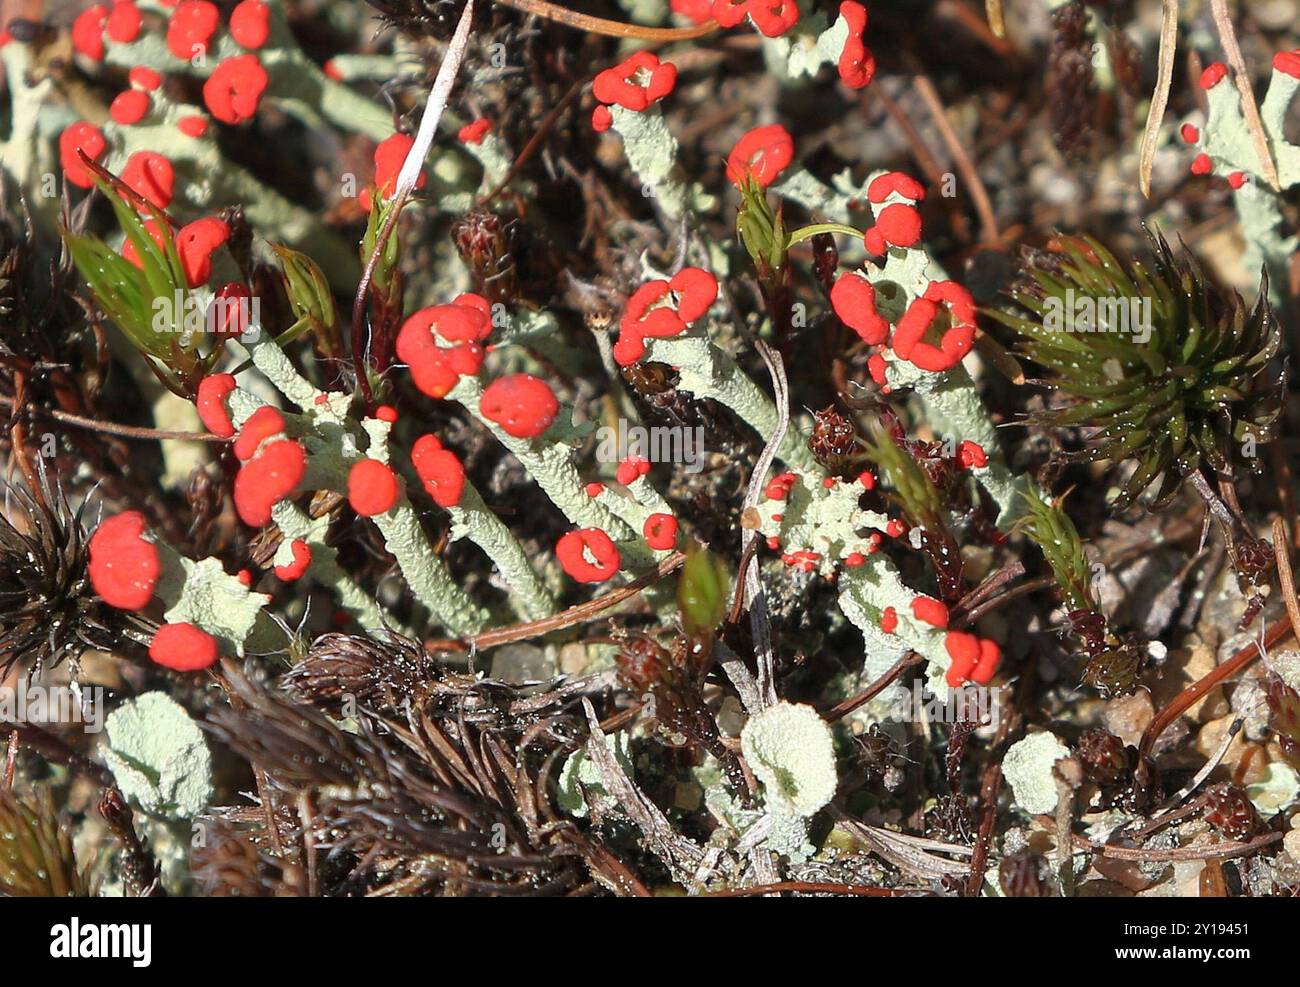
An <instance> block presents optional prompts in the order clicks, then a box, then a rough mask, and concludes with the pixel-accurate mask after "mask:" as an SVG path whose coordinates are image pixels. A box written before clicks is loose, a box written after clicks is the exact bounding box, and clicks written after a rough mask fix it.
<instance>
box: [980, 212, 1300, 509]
mask: <svg viewBox="0 0 1300 987" xmlns="http://www.w3.org/2000/svg"><path fill="white" fill-rule="evenodd" d="M1058 243H1059V246H1060V249H1059V252H1057V253H1055V254H1053V255H1048V256H1045V257H1041V258H1040V260H1039V262H1038V265H1037V266H1035V267H1032V268H1030V269H1029V270H1028V271H1027V272H1026V273H1027V276H1028V277H1027V284H1025V285H1024V286H1021V287H1018V288H1016V289H1014V290H1013V291H1012V293H1011V298H1012V300H1013V301H1014V302H1015V303H1016V304H1017V305H1018V306H1019V308H1020V309H1021V310H1022V311H1023V312H1024V313H1026V314H1023V315H1022V314H1008V313H1004V312H996V311H995V312H990V313H989V314H990V315H991V316H992V317H993V318H995V319H997V320H998V321H999V322H1001V323H1003V324H1004V325H1006V326H1007V327H1008V328H1010V329H1012V330H1013V331H1014V332H1015V333H1016V334H1017V335H1018V336H1019V337H1020V351H1021V352H1022V353H1023V355H1024V356H1025V357H1027V358H1028V359H1029V360H1032V361H1033V362H1034V363H1036V364H1038V365H1039V366H1041V367H1043V368H1045V369H1046V370H1047V372H1048V376H1047V378H1046V379H1045V380H1044V381H1043V383H1044V384H1045V385H1046V386H1047V387H1050V388H1052V389H1054V390H1059V391H1060V392H1061V393H1062V394H1065V395H1068V396H1069V397H1071V398H1073V399H1074V403H1073V404H1072V405H1071V406H1070V407H1068V408H1062V409H1058V410H1052V411H1047V412H1043V413H1041V414H1038V415H1035V416H1032V417H1031V418H1030V419H1029V421H1030V422H1031V423H1033V424H1036V425H1045V426H1048V427H1067V426H1070V427H1081V428H1084V429H1086V430H1087V432H1086V440H1085V442H1086V445H1085V448H1084V449H1083V450H1081V451H1078V452H1074V453H1066V454H1064V458H1066V459H1067V460H1073V461H1082V462H1096V461H1099V460H1109V461H1110V462H1111V463H1113V464H1116V465H1118V464H1119V463H1122V462H1124V461H1126V460H1131V461H1133V462H1134V463H1135V464H1136V469H1135V470H1134V472H1133V473H1132V474H1131V475H1130V476H1129V477H1128V478H1127V479H1126V480H1125V481H1124V482H1123V484H1122V486H1121V488H1120V491H1119V493H1118V495H1117V497H1116V498H1115V501H1114V507H1115V509H1117V510H1119V509H1123V508H1125V507H1127V506H1128V505H1129V504H1131V503H1132V502H1133V501H1134V500H1135V499H1136V498H1137V497H1138V496H1139V495H1140V494H1141V493H1142V492H1143V491H1145V490H1146V489H1147V488H1148V487H1149V486H1151V485H1152V484H1155V483H1156V482H1157V481H1159V487H1158V489H1157V492H1156V493H1155V495H1154V497H1153V499H1152V506H1153V507H1160V506H1163V505H1165V504H1168V503H1169V502H1170V501H1171V500H1172V499H1173V498H1174V496H1175V495H1176V494H1177V493H1178V491H1179V489H1180V487H1181V485H1182V482H1183V481H1184V479H1186V478H1187V477H1189V476H1190V475H1191V474H1193V473H1196V472H1200V471H1204V470H1209V471H1213V472H1214V473H1215V474H1217V475H1218V476H1220V477H1226V478H1231V477H1233V476H1234V474H1235V473H1236V472H1237V471H1239V470H1240V469H1242V468H1246V469H1250V468H1252V467H1253V465H1254V462H1255V456H1256V448H1257V447H1259V446H1262V445H1264V444H1265V443H1267V442H1268V441H1270V440H1271V439H1272V438H1273V436H1274V433H1275V427H1276V424H1277V420H1278V416H1279V414H1280V411H1281V401H1282V395H1283V390H1284V382H1285V372H1284V369H1283V367H1282V365H1281V363H1280V361H1278V360H1276V359H1275V357H1276V356H1277V353H1278V349H1279V347H1280V346H1281V332H1280V329H1279V327H1278V324H1277V320H1276V319H1275V318H1274V316H1273V313H1272V310H1271V309H1270V307H1269V304H1268V299H1267V297H1266V296H1267V292H1266V291H1264V290H1261V292H1260V296H1259V299H1258V300H1257V301H1256V303H1255V305H1254V306H1252V307H1250V308H1247V306H1246V303H1245V302H1244V301H1243V300H1242V299H1241V297H1240V296H1239V295H1238V294H1237V293H1236V292H1229V291H1221V290H1219V289H1217V288H1216V287H1214V286H1213V285H1212V284H1211V283H1210V282H1209V281H1208V280H1207V279H1206V277H1205V276H1204V274H1203V273H1202V272H1201V271H1200V269H1199V268H1198V267H1197V265H1196V263H1195V261H1194V260H1193V258H1192V257H1191V255H1190V254H1188V253H1187V252H1186V251H1182V252H1175V251H1174V250H1173V249H1171V248H1170V246H1169V244H1168V243H1166V242H1165V240H1164V238H1163V237H1161V236H1158V235H1157V236H1153V237H1152V238H1151V246H1152V250H1153V253H1154V257H1153V260H1152V262H1151V263H1150V264H1145V263H1142V262H1136V261H1135V262H1129V263H1121V262H1120V261H1119V260H1117V259H1116V258H1115V257H1114V256H1113V255H1112V254H1111V253H1110V252H1109V251H1107V250H1106V249H1105V247H1103V246H1102V245H1101V244H1100V243H1098V242H1097V241H1096V240H1094V239H1092V238H1088V237H1061V238H1059V240H1058Z"/></svg>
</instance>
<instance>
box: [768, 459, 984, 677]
mask: <svg viewBox="0 0 1300 987" xmlns="http://www.w3.org/2000/svg"><path fill="white" fill-rule="evenodd" d="M954 458H955V459H956V461H957V464H958V465H959V466H960V467H961V468H963V469H971V468H978V467H982V466H986V465H987V464H988V456H987V454H986V453H985V451H984V449H983V447H982V446H980V445H979V444H978V443H976V442H971V441H969V440H968V441H965V442H962V443H961V444H960V445H959V446H958V447H957V452H956V456H955V457H954ZM797 481H798V477H797V476H796V475H795V474H794V473H780V474H778V475H776V476H774V477H772V479H771V480H769V481H768V483H767V487H766V488H765V489H764V494H765V495H766V497H767V498H768V499H769V500H781V501H784V500H788V499H789V497H790V493H791V491H792V490H793V489H794V485H795V483H796V482H797ZM838 482H840V481H839V480H837V479H836V478H835V477H829V476H828V477H826V478H825V479H824V480H823V483H824V484H825V485H826V486H827V487H828V488H829V487H833V486H834V485H835V484H836V483H838ZM856 482H857V483H858V484H860V485H861V486H862V487H863V489H865V490H874V489H875V487H876V477H875V475H874V474H872V473H871V472H863V473H861V474H859V475H858V477H857V479H856ZM772 519H773V520H774V521H777V522H780V521H781V520H783V515H781V514H773V515H772ZM906 533H907V526H906V525H905V524H904V523H903V522H902V521H901V520H899V519H898V518H893V519H891V520H890V521H889V523H888V524H887V525H886V527H885V534H886V535H888V536H889V537H890V538H901V537H903V535H905V534H906ZM883 543H884V538H883V537H882V536H881V534H880V532H873V533H872V535H871V537H870V538H869V539H868V541H867V554H871V555H874V554H875V553H876V552H878V551H879V550H880V547H881V545H882V544H883ZM767 547H768V548H769V549H772V550H773V551H779V550H780V548H781V541H780V539H779V538H776V537H771V538H769V539H768V540H767ZM821 558H822V556H821V553H819V552H814V551H812V550H810V549H798V550H793V551H787V552H784V553H783V554H782V555H781V561H782V562H783V563H785V565H787V566H789V567H790V568H793V569H799V570H800V571H803V572H813V571H815V570H816V569H817V567H818V564H819V563H820V561H821ZM842 561H843V563H844V565H845V566H847V567H848V568H856V567H858V566H860V565H862V564H863V563H864V562H865V561H866V558H865V556H864V555H862V554H861V553H858V552H853V553H850V554H849V555H846V556H844V558H843V560H842ZM912 616H913V617H915V618H916V619H917V620H919V621H921V622H922V623H925V624H929V625H930V626H931V627H935V628H938V629H940V630H947V628H948V619H949V615H948V608H947V607H946V606H945V605H944V604H943V603H942V602H941V601H939V600H936V599H934V598H933V597H929V596H924V595H917V596H915V597H913V599H912ZM880 629H881V630H883V631H884V632H885V633H886V634H893V633H894V632H895V631H896V630H897V629H898V613H897V611H895V609H894V608H893V607H886V608H885V609H884V611H883V612H882V613H881V616H880ZM944 647H945V649H946V650H947V652H948V656H949V658H950V659H951V662H950V664H949V666H948V673H947V681H948V684H949V686H951V687H952V688H954V689H956V688H959V687H960V686H961V685H962V684H963V683H964V682H967V681H971V682H975V683H977V684H979V685H985V684H987V683H988V682H989V680H990V679H992V677H993V675H994V673H995V672H996V671H997V667H998V663H999V662H1000V661H1001V659H1002V652H1001V650H1000V649H999V647H998V645H997V644H996V643H995V642H993V641H989V640H985V639H982V638H978V637H976V636H975V635H974V634H970V633H967V632H965V631H956V630H953V631H948V633H947V634H946V635H945V637H944Z"/></svg>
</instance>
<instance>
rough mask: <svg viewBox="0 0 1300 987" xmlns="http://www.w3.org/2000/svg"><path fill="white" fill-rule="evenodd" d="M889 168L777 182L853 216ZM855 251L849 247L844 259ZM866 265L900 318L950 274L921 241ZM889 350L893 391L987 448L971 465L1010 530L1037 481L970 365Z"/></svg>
mask: <svg viewBox="0 0 1300 987" xmlns="http://www.w3.org/2000/svg"><path fill="white" fill-rule="evenodd" d="M883 174H886V172H884V171H876V172H873V173H871V174H870V175H868V176H867V179H866V180H865V181H864V182H862V184H861V185H857V184H855V183H854V182H853V181H852V179H851V176H850V175H849V173H848V172H847V171H846V172H844V173H842V174H840V175H838V176H836V177H835V178H834V179H833V180H832V183H831V185H829V186H828V185H825V184H823V183H822V182H819V181H818V180H817V179H816V178H814V177H813V176H812V175H810V174H808V172H806V171H797V172H795V173H794V174H793V175H791V176H790V177H789V178H787V179H786V180H785V181H783V182H782V183H780V184H778V185H775V186H773V189H774V191H776V192H777V193H779V194H780V195H782V196H784V197H786V198H789V199H791V200H793V201H795V202H798V203H799V204H800V205H803V206H805V207H806V208H808V209H810V210H812V211H813V212H814V213H816V214H819V215H821V216H825V217H826V219H828V220H829V221H831V222H836V223H847V222H849V221H850V220H851V218H852V217H851V215H850V213H851V210H850V207H849V203H850V202H866V201H867V189H868V188H869V187H870V185H871V183H872V182H873V181H874V180H875V179H876V178H878V177H880V176H881V175H883ZM897 201H907V200H905V199H902V198H901V197H900V196H899V195H898V194H897V193H895V194H893V195H891V196H889V197H888V198H886V199H884V200H882V201H881V202H879V203H872V204H871V207H872V209H873V211H874V212H875V213H877V214H878V213H879V212H880V211H881V210H882V209H884V208H885V207H886V206H888V205H890V204H891V203H893V202H897ZM855 246H856V245H855ZM851 256H853V254H850V253H848V252H847V251H846V254H845V255H843V256H842V258H841V259H844V258H845V257H851ZM863 273H864V274H865V275H866V277H867V279H868V280H869V281H870V282H871V283H872V285H874V286H876V287H877V289H878V290H879V288H880V287H881V286H883V285H891V286H896V287H897V288H898V289H900V291H899V300H898V301H895V302H894V303H893V304H894V308H895V309H896V311H890V312H889V313H888V315H889V316H890V318H891V321H896V320H897V318H898V317H899V316H900V315H901V314H902V312H903V310H904V309H905V308H906V307H907V306H908V305H910V304H911V303H912V302H913V301H915V300H916V299H917V298H918V297H920V296H921V295H922V294H924V292H925V289H926V287H927V286H928V285H929V283H930V282H931V281H942V280H946V279H947V274H946V273H945V272H944V270H943V268H942V267H941V266H940V265H939V264H938V262H936V261H935V260H934V258H933V257H931V256H930V254H929V252H928V251H926V250H925V248H924V245H923V244H918V245H917V246H915V247H912V248H908V249H904V248H899V247H891V248H890V249H889V251H888V253H887V254H886V255H885V257H884V258H883V260H882V261H880V262H868V263H867V264H866V266H865V268H864V271H863ZM883 356H884V357H885V359H886V360H887V361H888V380H889V386H890V388H891V389H892V390H894V391H900V390H902V389H904V388H910V389H911V391H912V393H913V394H914V395H915V396H916V398H917V399H918V400H919V401H920V402H921V404H922V406H923V409H924V417H925V420H926V422H927V423H928V424H929V425H930V427H931V428H933V429H934V431H935V432H936V434H938V435H940V436H942V437H944V438H946V439H949V440H951V441H952V442H953V443H960V442H963V441H970V442H975V443H977V444H978V445H979V446H980V447H981V448H983V449H984V451H985V452H986V453H987V454H988V464H987V465H985V466H981V467H975V468H974V469H972V470H971V473H972V475H973V476H974V477H975V479H976V480H978V481H979V483H980V485H981V486H983V487H984V489H985V490H987V491H988V493H989V496H990V497H991V498H992V499H993V502H994V504H995V505H996V506H997V509H998V516H997V526H998V528H999V530H1001V531H1009V530H1010V529H1011V527H1012V525H1014V524H1015V522H1016V521H1017V519H1019V518H1020V517H1021V516H1022V515H1023V514H1024V500H1023V498H1024V496H1025V494H1027V493H1029V492H1030V491H1031V490H1032V489H1033V481H1032V480H1031V479H1030V478H1029V477H1027V476H1024V475H1015V474H1013V473H1012V472H1011V470H1010V469H1009V468H1008V467H1007V465H1006V463H1005V461H1004V460H1003V458H1002V455H1001V452H1000V451H999V443H998V436H997V429H996V427H995V426H994V424H993V420H992V419H991V418H990V417H989V413H988V409H987V408H985V406H984V401H983V400H982V399H981V398H980V395H979V391H978V389H977V388H976V386H975V381H974V380H973V379H972V378H971V376H970V374H969V373H968V372H967V371H966V368H965V367H964V366H962V365H961V364H958V365H957V366H955V367H953V368H952V369H951V370H946V371H944V372H942V373H928V372H926V371H924V370H921V369H919V368H917V367H915V366H914V365H912V364H911V363H908V362H906V361H904V360H895V359H892V353H891V352H890V351H885V353H884V354H883Z"/></svg>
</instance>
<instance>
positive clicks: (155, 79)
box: [59, 0, 270, 209]
mask: <svg viewBox="0 0 1300 987" xmlns="http://www.w3.org/2000/svg"><path fill="white" fill-rule="evenodd" d="M164 3H166V0H164ZM166 5H167V6H171V7H174V8H175V9H174V10H172V12H171V14H170V16H169V18H168V23H167V48H168V50H169V51H170V52H171V53H172V54H173V55H175V56H176V57H177V58H180V59H185V60H187V61H188V60H190V59H192V58H195V57H199V56H206V55H207V52H208V46H209V45H210V44H211V41H212V36H213V34H215V33H216V30H217V28H218V27H219V26H220V21H221V17H220V11H219V9H218V8H217V6H216V5H215V4H213V3H210V2H209V0H180V2H179V3H177V2H174V0H173V2H171V3H166ZM142 19H143V18H142V15H141V12H140V10H139V8H138V7H137V6H136V4H135V3H134V0H116V2H114V3H113V5H112V6H111V7H109V6H107V5H105V4H95V5H94V6H91V7H88V8H87V9H86V10H84V11H82V12H81V14H80V15H79V16H78V17H77V19H76V21H74V22H73V25H72V43H73V47H74V48H75V49H76V50H77V52H78V53H80V54H81V55H84V56H85V57H86V58H88V59H91V60H92V61H102V60H103V58H104V55H105V51H106V43H105V39H107V40H108V41H111V42H113V43H116V44H123V45H129V44H131V43H133V42H135V41H136V40H137V39H138V38H139V37H140V33H141V27H142ZM228 27H229V30H230V35H231V37H232V38H234V40H235V41H236V43H238V44H239V45H240V46H241V47H243V48H244V49H246V50H247V51H248V54H244V55H234V56H232V57H230V58H227V59H224V60H223V61H222V62H221V63H219V64H218V65H217V66H216V68H215V69H213V71H212V74H211V75H210V76H209V77H208V79H207V81H206V82H205V83H204V85H203V101H204V103H205V104H206V105H207V108H208V111H209V112H210V113H211V114H212V115H213V116H214V117H216V118H217V119H218V120H220V121H222V122H223V123H228V124H237V123H242V122H243V121H245V120H247V119H249V118H251V117H253V116H254V115H255V114H256V113H257V108H258V105H259V104H260V102H261V99H262V95H263V93H265V92H266V87H267V84H268V82H269V79H268V77H267V73H266V69H265V68H263V67H262V62H261V59H260V58H259V57H258V56H257V55H256V54H255V52H256V51H257V50H258V49H260V48H261V47H262V46H263V45H265V44H266V41H267V38H268V37H269V35H270V7H268V6H267V4H265V3H263V2H262V0H242V2H241V3H239V4H238V5H236V7H235V8H234V10H233V11H231V14H230V21H229V25H228ZM127 78H128V81H129V83H130V87H129V88H128V89H126V90H125V91H123V92H121V93H119V94H118V95H117V96H116V97H115V98H114V100H113V102H112V104H111V105H110V107H109V113H110V115H111V116H112V118H113V120H114V122H116V123H118V124H121V125H123V126H130V125H133V124H137V123H140V122H141V121H142V120H144V119H145V118H146V117H148V116H149V114H150V112H151V111H152V110H153V96H152V95H151V94H152V93H154V92H156V91H157V90H158V88H159V87H160V86H161V85H162V77H161V76H160V75H159V74H158V72H157V71H155V70H154V69H152V68H150V67H149V66H147V65H137V66H136V67H134V68H133V69H131V71H130V72H129V73H128V76H127ZM177 126H178V127H179V128H180V130H181V131H182V132H183V133H184V134H186V135H187V136H189V137H201V136H202V135H203V133H204V132H205V131H206V129H207V119H206V118H205V117H203V116H187V117H183V118H181V119H180V120H179V121H177ZM107 148H108V142H107V141H106V140H105V138H104V135H103V133H102V132H101V131H100V130H99V128H98V127H95V126H94V125H93V124H90V123H87V122H85V121H81V122H79V123H75V124H73V125H72V126H70V127H68V128H66V129H65V130H64V132H63V133H62V134H61V135H60V138H59V152H60V159H61V162H62V165H63V171H64V174H65V175H66V176H67V179H68V181H70V182H72V183H73V184H74V185H79V186H81V187H82V188H89V187H90V185H91V184H92V182H91V177H90V173H89V172H88V171H87V170H86V168H85V167H84V166H83V165H82V163H81V161H80V159H79V158H78V157H77V151H78V150H80V151H82V152H83V153H85V155H86V156H87V157H88V158H90V159H91V160H93V161H98V160H99V159H100V158H101V157H103V155H104V152H105V151H106V150H107ZM122 179H123V181H125V182H126V183H127V185H129V186H130V187H131V188H132V189H134V190H135V191H136V192H137V193H138V194H139V195H140V196H142V197H143V198H145V199H148V200H149V201H150V202H152V203H153V204H154V205H156V206H158V208H160V209H165V208H166V207H167V204H168V203H169V202H170V201H171V197H172V191H173V188H174V184H175V175H174V173H173V168H172V163H171V161H169V160H168V159H167V158H166V157H165V156H164V155H161V154H158V153H157V152H154V151H138V152H136V153H135V154H133V155H132V156H131V158H130V159H129V160H128V161H127V164H126V167H125V169H124V170H123V172H122Z"/></svg>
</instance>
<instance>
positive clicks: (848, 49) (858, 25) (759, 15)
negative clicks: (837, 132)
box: [670, 0, 876, 89]
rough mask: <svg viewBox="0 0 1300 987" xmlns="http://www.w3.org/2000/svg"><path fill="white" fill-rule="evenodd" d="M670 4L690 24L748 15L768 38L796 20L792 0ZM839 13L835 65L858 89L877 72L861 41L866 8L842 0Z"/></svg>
mask: <svg viewBox="0 0 1300 987" xmlns="http://www.w3.org/2000/svg"><path fill="white" fill-rule="evenodd" d="M670 6H671V7H672V10H673V13H676V14H681V15H682V16H683V17H685V18H686V19H687V20H689V21H690V22H691V23H692V24H703V23H705V22H706V21H709V20H716V21H717V22H718V23H719V24H721V25H722V26H723V27H734V26H735V25H737V24H739V23H740V22H741V21H743V20H744V19H745V18H746V17H748V18H749V19H750V20H752V21H753V22H754V26H755V27H757V28H758V29H759V31H761V32H762V33H763V34H765V35H767V36H768V37H769V38H776V37H780V36H781V35H783V34H785V33H786V32H787V31H788V30H790V28H792V27H794V25H795V24H797V23H798V22H799V8H798V6H797V4H796V3H795V0H671V4H670ZM840 16H841V17H843V18H844V20H845V21H846V22H847V24H848V27H849V36H848V39H847V40H846V41H845V43H844V47H843V48H842V49H841V50H840V57H839V62H838V65H837V68H838V70H839V74H840V78H841V79H843V80H844V84H845V85H847V86H849V87H850V88H853V89H861V88H863V87H864V86H866V85H867V84H868V83H870V82H871V79H872V77H873V76H874V75H875V74H876V60H875V58H874V57H873V56H872V54H871V52H870V50H869V49H868V48H867V47H866V44H865V43H864V42H863V36H864V35H865V34H866V31H867V8H866V7H864V6H863V5H862V4H860V3H858V2H857V0H844V2H843V3H841V4H840Z"/></svg>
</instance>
